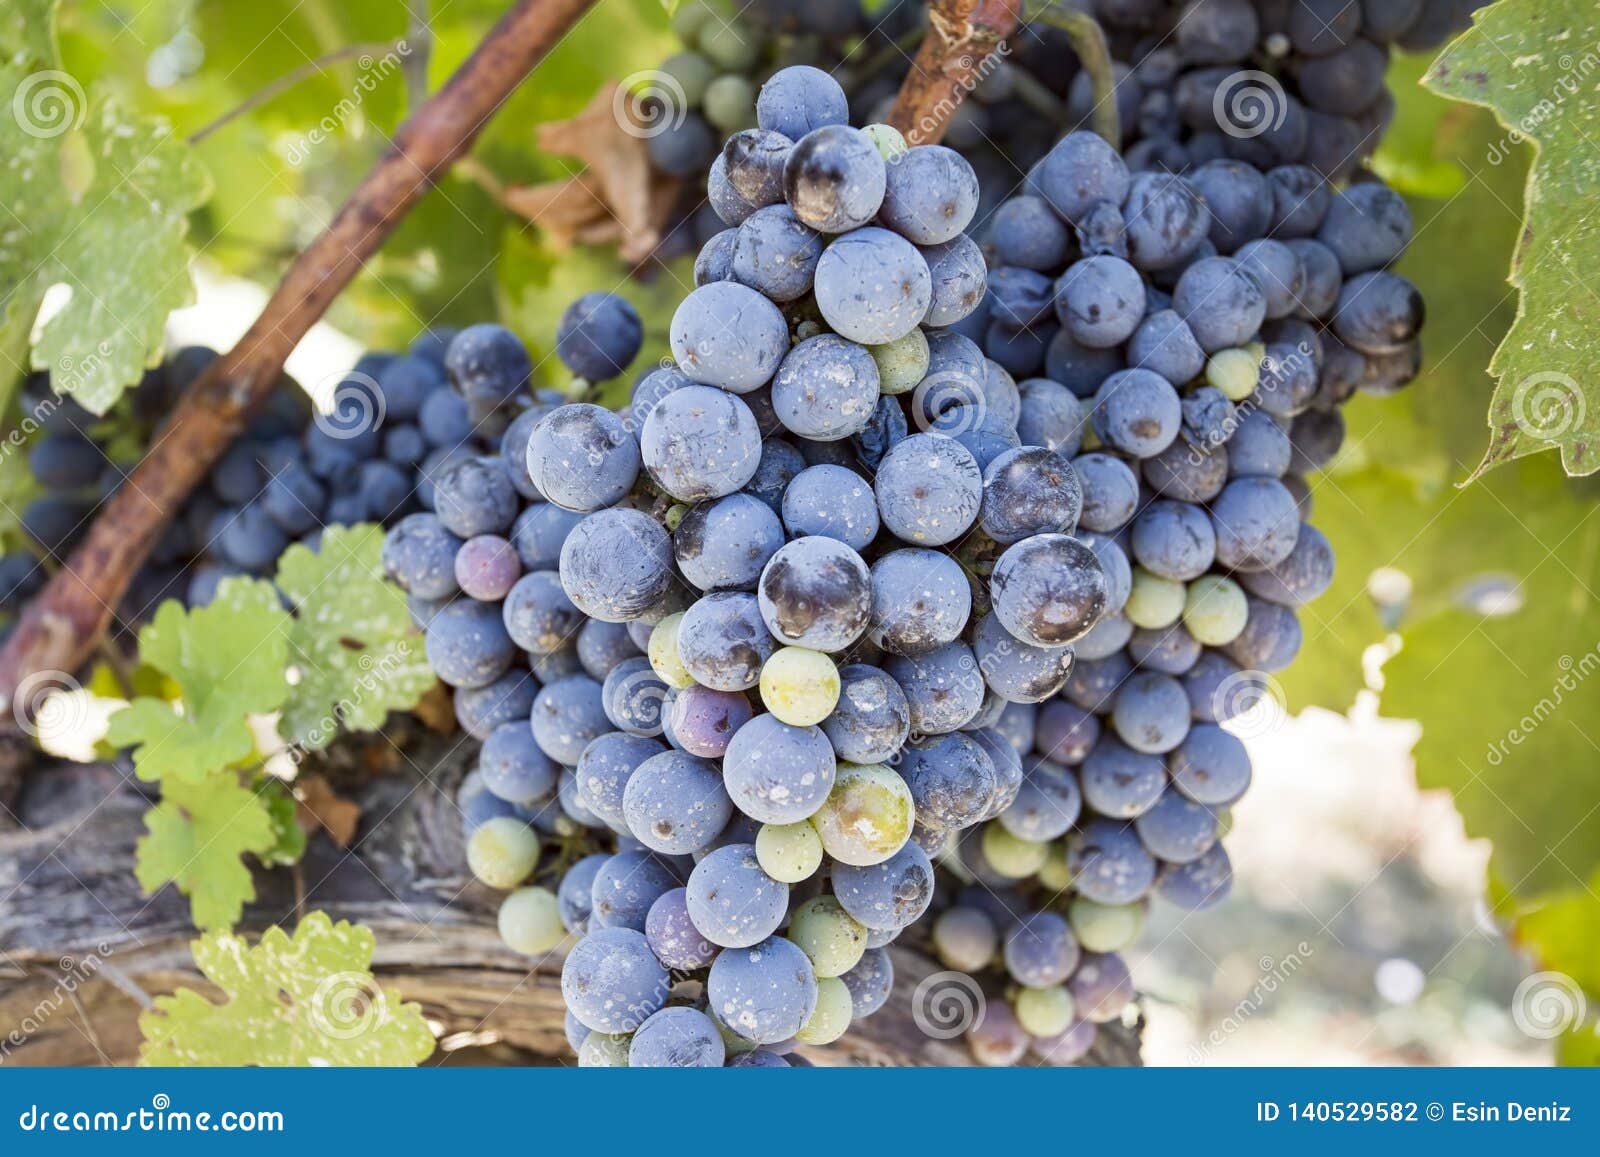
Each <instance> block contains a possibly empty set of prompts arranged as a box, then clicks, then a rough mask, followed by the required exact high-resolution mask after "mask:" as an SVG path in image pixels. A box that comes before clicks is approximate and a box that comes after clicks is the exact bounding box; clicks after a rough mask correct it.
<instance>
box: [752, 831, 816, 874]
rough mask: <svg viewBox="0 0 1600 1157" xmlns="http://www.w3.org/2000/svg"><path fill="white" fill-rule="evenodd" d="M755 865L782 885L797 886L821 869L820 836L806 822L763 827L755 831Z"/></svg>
mask: <svg viewBox="0 0 1600 1157" xmlns="http://www.w3.org/2000/svg"><path fill="white" fill-rule="evenodd" d="M756 862H757V863H759V864H760V865H761V870H762V871H763V872H765V873H766V874H767V875H769V876H771V877H772V878H773V879H774V880H777V881H778V882H779V883H781V884H798V883H799V882H800V881H801V880H807V879H810V878H811V876H812V874H813V873H815V872H816V870H817V869H818V868H820V867H822V837H821V836H819V835H817V829H816V828H814V827H812V826H811V822H810V821H809V820H801V821H800V822H799V823H794V824H762V825H761V830H760V831H758V832H756Z"/></svg>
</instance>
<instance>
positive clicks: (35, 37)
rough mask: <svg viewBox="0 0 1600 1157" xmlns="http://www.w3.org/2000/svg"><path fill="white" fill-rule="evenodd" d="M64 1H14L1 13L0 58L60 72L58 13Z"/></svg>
mask: <svg viewBox="0 0 1600 1157" xmlns="http://www.w3.org/2000/svg"><path fill="white" fill-rule="evenodd" d="M60 7H61V0H12V2H11V3H8V4H7V5H6V6H5V7H4V8H3V9H0V58H4V59H9V60H11V61H13V62H14V63H18V64H36V65H43V66H44V67H46V68H57V67H59V66H60V64H61V54H60V52H58V51H57V49H56V12H57V9H59V8H60Z"/></svg>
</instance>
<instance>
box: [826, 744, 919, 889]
mask: <svg viewBox="0 0 1600 1157" xmlns="http://www.w3.org/2000/svg"><path fill="white" fill-rule="evenodd" d="M916 815H917V806H916V804H915V803H913V802H912V799H911V789H910V788H908V787H907V786H906V781H905V780H903V779H901V778H900V776H899V775H897V774H896V773H895V772H893V771H891V770H890V769H889V768H887V767H884V766H882V765H881V764H872V765H870V766H863V765H861V764H858V763H841V764H840V765H839V771H838V774H837V775H835V776H834V780H833V790H832V791H830V792H829V793H828V798H827V799H826V800H825V801H824V802H823V804H822V807H821V808H820V809H819V810H818V812H817V814H816V815H814V816H812V817H811V823H812V825H813V826H814V827H815V828H816V829H817V835H818V836H820V837H821V838H822V847H823V849H824V850H825V851H826V852H827V853H828V855H830V856H832V857H833V858H834V859H836V860H838V861H839V862H840V863H841V864H852V865H855V866H857V867H865V866H867V865H869V864H881V863H883V861H885V860H887V859H888V858H889V857H890V856H892V855H894V854H895V853H896V852H898V851H899V850H900V849H901V848H903V847H905V843H906V841H907V840H909V839H910V838H911V825H912V824H913V823H914V822H915V821H916Z"/></svg>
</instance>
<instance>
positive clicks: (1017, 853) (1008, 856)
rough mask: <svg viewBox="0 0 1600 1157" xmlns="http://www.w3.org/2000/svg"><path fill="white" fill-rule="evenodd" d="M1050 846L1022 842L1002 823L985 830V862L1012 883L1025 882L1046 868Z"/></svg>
mask: <svg viewBox="0 0 1600 1157" xmlns="http://www.w3.org/2000/svg"><path fill="white" fill-rule="evenodd" d="M1049 853H1050V845H1049V844H1043V843H1037V842H1035V841H1034V840H1023V839H1018V838H1017V837H1016V836H1014V835H1012V834H1011V833H1010V832H1008V831H1007V830H1006V829H1005V828H1003V827H1001V826H1000V825H999V824H998V823H992V824H988V825H986V826H985V827H984V829H983V858H984V859H986V860H988V861H989V866H990V867H991V868H993V869H994V870H995V871H996V872H998V873H1000V875H1002V876H1004V877H1006V878H1007V879H1009V880H1025V879H1027V878H1028V877H1029V876H1031V875H1033V874H1034V873H1035V872H1037V871H1038V870H1039V869H1040V868H1042V867H1044V861H1045V857H1046V856H1047V855H1049Z"/></svg>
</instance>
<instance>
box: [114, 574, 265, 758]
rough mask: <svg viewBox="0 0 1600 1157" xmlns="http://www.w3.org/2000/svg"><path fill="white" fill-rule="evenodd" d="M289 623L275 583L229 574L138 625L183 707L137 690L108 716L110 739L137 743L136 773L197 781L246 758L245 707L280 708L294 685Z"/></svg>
mask: <svg viewBox="0 0 1600 1157" xmlns="http://www.w3.org/2000/svg"><path fill="white" fill-rule="evenodd" d="M288 628H289V616H288V615H287V614H285V613H284V610H283V607H282V605H281V604H280V603H279V600H278V593H277V591H275V590H273V588H272V584H271V583H269V582H264V581H262V580H260V579H247V578H238V577H235V578H230V579H226V580H224V581H223V583H222V585H221V586H220V587H218V588H217V597H216V599H215V600H214V601H213V602H212V603H211V605H210V606H206V607H201V608H198V609H195V610H185V609H184V607H183V606H182V605H180V604H179V603H178V602H177V601H176V600H172V599H169V600H168V601H167V602H164V603H162V604H161V607H160V609H159V610H157V611H156V617H155V620H154V621H153V622H151V624H150V625H149V626H147V627H145V628H144V630H142V631H140V632H139V655H140V659H141V661H142V662H143V663H144V665H146V666H148V667H153V668H155V669H156V670H158V671H160V672H161V673H162V674H164V675H166V676H167V677H168V678H170V679H172V680H173V681H174V682H175V683H176V684H177V686H178V689H179V697H180V700H181V704H182V710H181V712H180V711H179V710H178V709H177V708H176V707H175V706H174V704H172V703H169V702H168V701H167V700H165V699H161V698H156V697H153V696H140V697H138V698H136V699H134V701H133V702H132V703H130V704H129V705H128V706H127V707H125V708H123V709H122V710H121V711H119V712H117V714H115V715H113V716H112V717H111V726H110V731H109V732H108V733H107V739H109V740H110V742H112V743H114V744H116V745H117V746H119V747H130V746H131V747H134V748H135V750H134V753H133V766H134V770H135V771H136V772H137V773H138V775H139V778H140V779H147V780H157V779H159V780H162V781H164V782H169V783H170V782H172V781H174V780H191V781H193V780H197V779H201V778H203V777H206V776H208V775H210V774H211V773H213V772H216V771H219V770H221V769H223V768H226V767H229V766H232V765H233V764H236V763H239V762H240V761H242V760H244V759H247V758H248V757H249V756H250V754H251V753H252V752H253V751H254V750H255V736H254V734H253V733H252V732H251V730H250V724H249V721H248V719H247V718H246V716H248V715H252V714H263V713H266V712H269V711H275V710H277V708H278V707H279V706H280V705H281V704H282V703H283V700H284V696H285V695H286V694H287V693H288V690H289V687H288V682H287V681H286V679H285V677H284V668H285V665H286V656H287V653H288V651H287V647H288V637H289V630H288Z"/></svg>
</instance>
